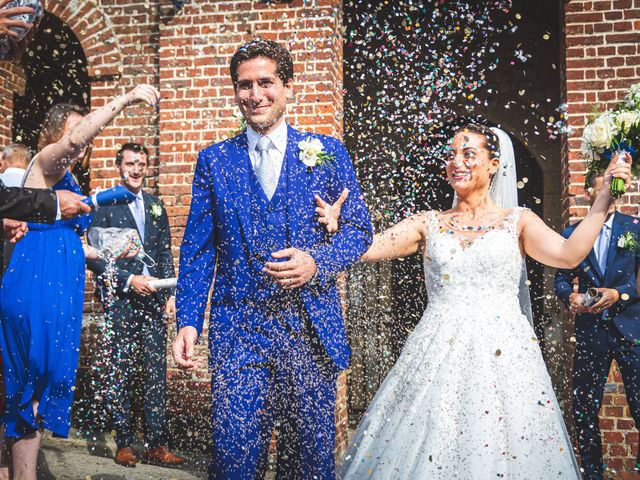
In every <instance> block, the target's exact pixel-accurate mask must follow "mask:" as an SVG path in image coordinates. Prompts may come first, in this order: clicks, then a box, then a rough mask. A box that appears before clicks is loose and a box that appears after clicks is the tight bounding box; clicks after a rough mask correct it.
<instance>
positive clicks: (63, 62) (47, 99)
mask: <svg viewBox="0 0 640 480" xmlns="http://www.w3.org/2000/svg"><path fill="white" fill-rule="evenodd" d="M21 63H22V67H23V69H24V72H25V76H26V81H27V84H26V89H25V92H24V95H19V94H14V97H13V105H14V111H13V126H12V137H13V141H14V142H19V143H23V144H25V145H27V146H28V147H29V148H31V149H32V150H33V151H34V152H35V151H36V150H37V145H38V136H39V134H40V129H41V127H42V121H43V119H44V116H45V114H46V112H47V110H48V109H49V108H50V107H51V106H52V105H54V104H56V103H61V102H68V103H76V104H78V105H80V106H83V107H87V108H88V107H89V105H90V104H91V98H90V94H91V93H90V92H91V90H90V83H89V74H88V73H87V59H86V56H85V53H84V50H83V48H82V46H81V45H80V42H79V40H78V38H77V37H76V35H75V34H74V33H73V31H72V30H71V28H70V27H69V26H68V25H67V24H65V23H64V22H63V21H61V20H60V19H59V18H58V17H56V16H55V15H52V14H51V13H49V12H45V15H44V18H43V19H42V22H41V24H40V27H39V28H38V31H37V33H36V35H35V37H34V39H33V41H32V42H31V44H30V45H29V48H28V49H27V51H26V52H25V53H24V55H23V57H22V59H21ZM73 173H74V174H75V175H76V177H77V178H78V181H79V183H80V186H81V188H82V190H83V191H84V193H85V194H86V193H89V165H88V164H87V165H80V164H77V165H76V166H75V167H74V169H73Z"/></svg>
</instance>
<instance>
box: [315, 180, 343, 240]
mask: <svg viewBox="0 0 640 480" xmlns="http://www.w3.org/2000/svg"><path fill="white" fill-rule="evenodd" d="M348 196H349V189H348V188H345V189H344V190H342V193H341V194H340V197H339V198H338V200H336V201H335V203H334V204H333V205H330V204H328V203H327V202H325V201H324V200H323V199H322V198H321V197H320V195H316V196H315V199H316V205H317V207H316V213H317V214H318V223H321V224H324V227H325V228H326V229H327V232H328V233H335V232H337V231H338V220H339V219H340V210H341V209H342V204H343V203H344V201H345V200H346V199H347V197H348Z"/></svg>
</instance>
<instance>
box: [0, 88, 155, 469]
mask: <svg viewBox="0 0 640 480" xmlns="http://www.w3.org/2000/svg"><path fill="white" fill-rule="evenodd" d="M158 97H159V94H158V91H157V90H156V89H155V88H153V87H151V86H149V85H139V86H137V87H136V88H135V89H133V90H132V91H130V92H129V93H127V94H125V95H122V96H119V97H116V98H115V99H114V100H112V101H111V102H109V103H108V104H107V105H105V106H104V107H102V108H100V109H98V110H95V111H94V112H92V113H90V114H88V115H86V116H83V115H82V113H81V112H82V110H81V109H79V108H78V107H75V106H73V105H69V104H61V105H56V106H54V107H52V109H51V110H50V112H49V113H48V114H47V117H46V119H45V122H44V125H43V129H42V132H41V138H40V144H39V147H40V149H41V150H40V152H39V153H38V154H37V155H36V156H35V157H34V162H33V166H32V169H31V171H30V173H29V177H28V179H27V182H26V183H27V185H28V186H30V187H35V188H52V189H54V190H71V191H74V192H77V193H80V188H79V186H78V185H77V183H76V181H75V180H74V178H73V176H72V175H71V173H69V170H70V169H71V168H73V165H74V164H75V163H76V162H77V161H78V160H79V159H80V158H82V157H83V156H84V154H85V151H86V149H87V147H88V146H89V144H90V143H91V141H92V140H93V138H94V137H95V136H96V135H97V134H98V133H99V132H100V131H101V130H102V128H103V127H104V126H105V125H107V124H108V123H109V122H110V121H111V120H113V118H114V117H115V116H116V115H117V114H118V113H120V112H121V111H122V110H123V109H124V108H126V107H127V106H129V105H133V104H136V103H142V102H146V103H148V104H150V105H154V104H155V103H156V102H157V100H158ZM90 220H91V218H90V215H84V216H82V217H79V218H76V219H72V220H58V221H56V222H55V223H54V224H53V225H42V224H29V233H27V235H26V236H25V238H24V239H23V240H22V241H21V242H20V243H18V244H17V245H16V247H15V249H14V251H13V255H12V257H11V261H10V263H9V265H8V267H7V271H6V273H5V275H4V277H3V279H2V288H1V290H0V349H1V355H2V362H3V368H4V378H5V386H6V409H5V412H4V414H3V415H2V419H1V424H2V428H3V430H4V438H5V441H4V442H3V443H4V445H3V447H4V448H2V449H0V450H1V451H2V462H1V464H0V479H1V478H10V476H11V475H12V478H14V479H21V480H22V479H28V480H31V479H33V480H35V479H36V461H37V456H38V448H39V445H40V439H41V432H42V430H43V429H47V430H50V431H51V432H52V433H53V434H54V435H56V436H61V437H66V436H67V434H68V432H69V427H70V419H71V406H72V402H73V390H74V386H75V379H76V369H77V364H78V353H79V350H80V333H81V324H82V311H83V304H84V284H85V252H84V250H83V246H82V242H81V240H80V237H81V236H82V235H83V234H84V232H85V230H86V229H87V228H88V226H89V224H90ZM9 458H10V460H9Z"/></svg>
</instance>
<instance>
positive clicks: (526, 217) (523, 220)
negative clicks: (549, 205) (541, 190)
mask: <svg viewBox="0 0 640 480" xmlns="http://www.w3.org/2000/svg"><path fill="white" fill-rule="evenodd" d="M510 210H511V213H510V214H508V216H509V217H511V218H512V219H513V222H514V223H515V224H516V225H517V226H518V230H520V231H521V232H522V229H523V228H524V227H526V226H527V225H529V224H531V223H538V222H542V219H541V218H540V217H539V216H538V215H536V214H535V213H534V212H533V211H531V209H529V208H527V207H514V208H511V209H510Z"/></svg>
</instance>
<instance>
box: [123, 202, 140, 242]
mask: <svg viewBox="0 0 640 480" xmlns="http://www.w3.org/2000/svg"><path fill="white" fill-rule="evenodd" d="M119 208H120V211H121V214H122V216H123V217H124V219H125V223H128V224H129V226H130V227H131V228H133V229H135V231H136V232H138V235H139V236H140V238H141V239H142V235H141V234H140V230H138V225H137V224H136V219H135V218H133V213H131V208H129V204H125V205H119ZM122 227H123V228H127V227H126V225H122Z"/></svg>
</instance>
